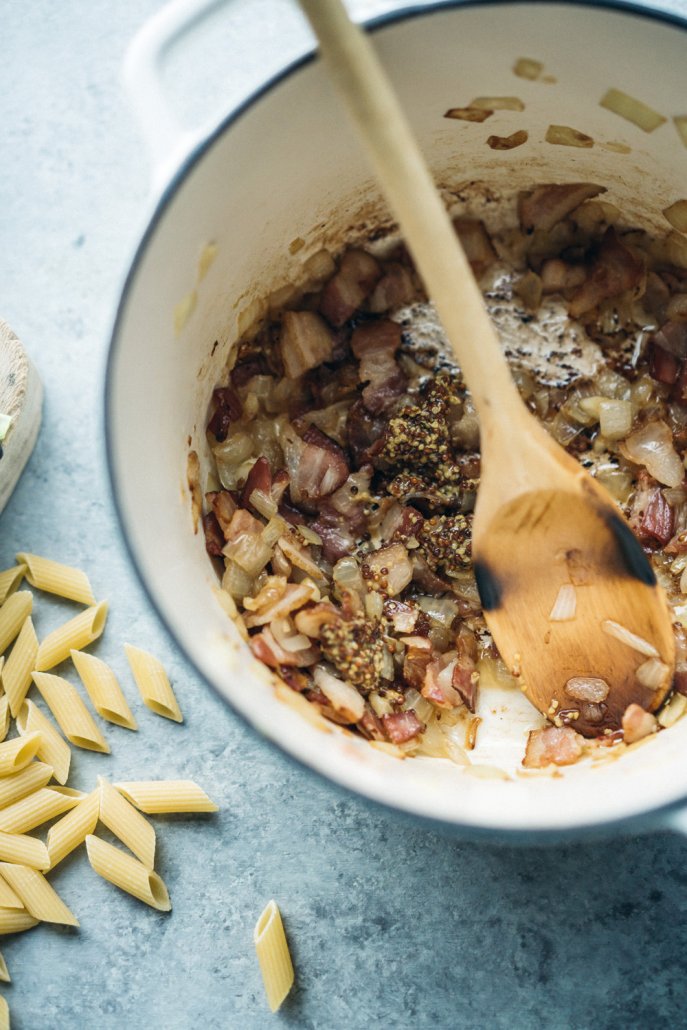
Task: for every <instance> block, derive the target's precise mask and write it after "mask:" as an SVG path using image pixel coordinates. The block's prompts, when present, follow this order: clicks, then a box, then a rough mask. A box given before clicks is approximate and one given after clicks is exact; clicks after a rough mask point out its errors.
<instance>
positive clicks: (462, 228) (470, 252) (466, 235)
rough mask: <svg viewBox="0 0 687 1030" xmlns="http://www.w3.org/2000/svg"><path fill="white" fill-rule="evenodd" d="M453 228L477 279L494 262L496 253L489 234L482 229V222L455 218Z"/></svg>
mask: <svg viewBox="0 0 687 1030" xmlns="http://www.w3.org/2000/svg"><path fill="white" fill-rule="evenodd" d="M453 227H454V229H455V230H456V232H457V233H458V238H459V239H460V242H461V244H462V246H463V250H464V251H465V256H466V257H467V259H468V261H469V262H470V267H471V268H472V271H473V272H474V273H475V275H476V276H477V278H478V279H479V277H480V276H481V275H482V274H483V273H484V272H486V270H487V268H489V266H490V265H492V264H493V263H494V261H496V251H495V250H494V247H493V244H492V242H491V239H490V238H489V233H488V232H487V230H486V229H485V227H484V222H481V221H476V220H474V219H471V218H455V219H454V220H453Z"/></svg>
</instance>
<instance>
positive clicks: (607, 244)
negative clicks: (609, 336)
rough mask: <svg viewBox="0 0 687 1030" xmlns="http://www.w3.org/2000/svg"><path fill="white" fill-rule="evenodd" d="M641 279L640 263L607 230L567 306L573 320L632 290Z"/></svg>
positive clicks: (642, 274) (642, 268)
mask: <svg viewBox="0 0 687 1030" xmlns="http://www.w3.org/2000/svg"><path fill="white" fill-rule="evenodd" d="M643 277H644V263H643V262H642V260H641V259H640V258H639V257H637V256H636V255H635V254H633V253H632V251H631V250H628V248H627V247H625V246H624V245H623V243H622V242H621V241H620V240H619V239H618V236H617V235H616V232H615V230H614V229H613V228H610V229H607V230H606V234H605V236H604V238H603V241H602V243H601V247H600V248H599V252H598V255H597V257H596V260H595V261H594V262H593V264H592V267H591V270H590V273H589V275H588V277H587V279H586V280H585V281H584V283H583V284H582V286H580V288H579V289H578V290H576V291H575V292H574V294H573V295H572V297H571V299H570V303H569V304H568V310H569V312H570V314H571V315H572V317H573V318H579V317H580V316H581V315H584V314H585V313H586V312H587V311H591V310H592V309H593V308H595V307H596V306H597V305H598V304H600V303H601V302H602V301H604V300H608V299H609V298H611V297H617V296H618V295H619V294H621V293H625V292H626V291H627V290H634V289H636V288H637V287H638V286H639V285H640V283H641V281H642V279H643Z"/></svg>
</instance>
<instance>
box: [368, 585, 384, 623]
mask: <svg viewBox="0 0 687 1030" xmlns="http://www.w3.org/2000/svg"><path fill="white" fill-rule="evenodd" d="M365 611H366V613H367V617H368V618H369V619H381V617H382V613H383V611H384V598H383V597H382V595H381V594H380V593H378V591H376V590H372V591H371V592H370V593H369V594H366V595H365Z"/></svg>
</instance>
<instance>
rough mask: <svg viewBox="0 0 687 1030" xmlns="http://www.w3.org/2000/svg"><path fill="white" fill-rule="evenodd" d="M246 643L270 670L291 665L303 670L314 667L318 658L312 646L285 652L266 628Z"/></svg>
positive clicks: (317, 650) (315, 649)
mask: <svg viewBox="0 0 687 1030" xmlns="http://www.w3.org/2000/svg"><path fill="white" fill-rule="evenodd" d="M248 643H249V644H250V649H251V651H252V652H253V654H254V655H255V657H256V658H259V659H260V661H261V662H264V663H265V665H269V667H270V668H271V669H278V668H279V666H280V665H292V666H295V667H296V668H298V669H304V668H307V667H308V666H309V665H314V664H315V662H316V661H317V660H318V658H319V656H320V652H319V648H318V647H316V646H314V645H313V646H312V647H308V648H304V650H302V651H286V650H285V649H284V648H283V647H280V646H279V644H278V643H277V641H276V640H275V639H274V636H273V635H272V632H271V630H270V629H269V627H268V626H265V627H264V628H263V629H262V630H260V632H259V633H257V634H255V635H254V636H252V637H251V638H250V639H249V641H248Z"/></svg>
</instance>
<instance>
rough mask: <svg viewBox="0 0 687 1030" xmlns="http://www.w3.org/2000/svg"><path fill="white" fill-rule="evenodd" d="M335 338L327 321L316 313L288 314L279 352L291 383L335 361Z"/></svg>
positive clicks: (286, 312)
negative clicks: (316, 368)
mask: <svg viewBox="0 0 687 1030" xmlns="http://www.w3.org/2000/svg"><path fill="white" fill-rule="evenodd" d="M332 347H333V338H332V334H331V331H330V329H329V327H328V326H327V324H326V323H325V321H324V319H322V318H320V316H319V315H318V314H317V313H316V312H315V311H285V312H284V314H283V316H282V329H281V336H280V338H279V352H280V354H281V359H282V361H283V363H284V372H285V374H286V377H287V379H297V378H298V377H299V376H302V375H303V373H304V372H307V371H309V369H311V368H315V367H316V366H317V365H321V364H322V362H323V361H329V360H331V356H332Z"/></svg>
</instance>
